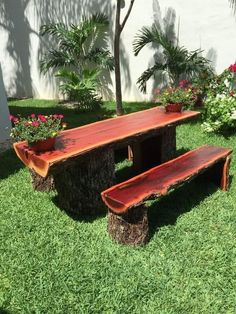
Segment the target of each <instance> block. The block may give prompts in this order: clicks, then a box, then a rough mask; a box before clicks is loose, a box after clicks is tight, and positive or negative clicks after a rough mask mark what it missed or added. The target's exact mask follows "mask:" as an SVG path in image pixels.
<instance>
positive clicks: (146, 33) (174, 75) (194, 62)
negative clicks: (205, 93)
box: [133, 24, 209, 92]
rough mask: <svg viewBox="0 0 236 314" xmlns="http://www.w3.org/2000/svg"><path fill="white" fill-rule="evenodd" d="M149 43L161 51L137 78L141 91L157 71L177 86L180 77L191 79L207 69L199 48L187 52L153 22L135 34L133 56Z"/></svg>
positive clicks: (207, 62)
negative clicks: (151, 64) (150, 25)
mask: <svg viewBox="0 0 236 314" xmlns="http://www.w3.org/2000/svg"><path fill="white" fill-rule="evenodd" d="M149 44H154V45H157V46H158V48H161V51H162V53H161V58H160V56H159V57H158V60H157V58H156V60H155V63H154V65H153V66H152V67H150V68H148V69H147V70H146V71H144V72H143V73H142V75H141V76H140V77H139V78H138V80H137V84H138V85H139V88H140V90H141V91H142V92H146V83H147V81H148V80H149V79H150V78H151V77H152V76H155V75H156V74H159V73H161V74H162V75H163V76H165V75H167V79H168V81H169V82H170V84H171V85H173V86H178V84H179V81H180V80H181V79H183V78H188V79H191V78H193V77H194V76H196V75H198V74H199V73H201V72H202V71H205V70H209V61H208V60H206V59H205V58H204V57H202V56H201V55H200V53H201V51H200V50H199V49H198V50H195V51H191V52H189V51H188V50H187V49H186V48H184V47H180V46H178V45H177V44H176V43H175V42H174V40H170V39H169V38H168V36H167V35H165V34H164V33H163V32H162V31H161V30H159V27H158V26H157V25H155V24H154V25H153V26H152V27H143V28H142V29H141V30H140V31H139V33H138V34H137V35H136V37H135V40H134V43H133V48H134V54H135V56H137V55H138V54H139V52H140V51H141V50H142V49H143V48H144V47H145V46H146V45H149ZM158 55H159V54H158Z"/></svg>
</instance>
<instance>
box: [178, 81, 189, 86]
mask: <svg viewBox="0 0 236 314" xmlns="http://www.w3.org/2000/svg"><path fill="white" fill-rule="evenodd" d="M189 83H190V82H189V81H188V80H182V81H180V82H179V87H181V88H186V87H188V85H189Z"/></svg>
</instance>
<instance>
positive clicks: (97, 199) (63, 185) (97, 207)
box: [54, 149, 115, 215]
mask: <svg viewBox="0 0 236 314" xmlns="http://www.w3.org/2000/svg"><path fill="white" fill-rule="evenodd" d="M114 165H115V163H114V151H113V150H112V149H104V150H100V151H96V152H90V153H89V154H88V155H86V157H85V156H84V158H83V157H82V158H76V159H75V160H74V161H73V162H72V163H71V164H70V165H65V166H62V165H60V166H59V165H58V169H55V173H54V181H55V188H56V190H57V193H58V205H59V207H60V208H61V209H64V210H65V211H68V212H70V213H73V214H76V215H81V214H82V215H96V214H98V215H99V214H101V213H104V212H106V209H105V206H104V204H103V202H102V198H101V195H100V193H101V192H102V191H103V190H105V189H107V188H108V187H110V186H112V185H113V184H114V182H115V169H114V167H115V166H114Z"/></svg>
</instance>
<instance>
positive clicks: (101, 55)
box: [85, 48, 114, 71]
mask: <svg viewBox="0 0 236 314" xmlns="http://www.w3.org/2000/svg"><path fill="white" fill-rule="evenodd" d="M85 59H87V60H89V61H90V62H94V63H96V64H99V67H100V68H101V69H102V68H104V69H108V70H110V71H112V70H113V69H114V58H113V57H112V55H111V53H110V51H109V50H102V49H100V48H95V49H93V50H91V51H90V52H89V53H88V54H87V56H86V58H85Z"/></svg>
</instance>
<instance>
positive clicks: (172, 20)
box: [0, 0, 236, 100]
mask: <svg viewBox="0 0 236 314" xmlns="http://www.w3.org/2000/svg"><path fill="white" fill-rule="evenodd" d="M126 2H127V0H126ZM115 3H116V1H115V0H109V1H104V0H79V1H78V0H71V1H67V0H2V1H1V2H0V38H1V48H2V49H1V50H0V62H1V63H2V71H3V78H4V83H5V87H6V90H7V94H8V96H17V97H29V96H31V95H32V96H34V97H38V98H54V97H56V96H57V88H56V86H57V83H56V81H55V79H54V78H53V76H50V75H47V76H42V75H40V73H39V69H38V61H39V59H40V58H41V56H42V55H43V53H44V52H45V49H46V48H48V47H50V42H46V41H45V40H44V39H43V40H42V38H40V37H39V36H38V32H39V27H40V25H42V24H46V23H49V22H51V21H61V20H62V21H64V22H66V23H76V21H78V20H79V18H80V16H81V14H82V13H84V12H96V11H98V8H99V10H100V11H103V12H105V13H106V14H107V15H108V16H109V17H110V19H111V26H110V31H109V36H110V38H111V39H112V38H113V33H114V14H115ZM127 3H128V2H127ZM124 12H125V9H124V10H123V13H124ZM154 19H156V20H158V21H159V23H160V24H161V25H162V26H163V27H164V28H167V26H168V25H170V24H174V25H175V26H174V31H175V33H176V35H179V42H180V44H181V45H184V46H185V47H187V48H188V49H197V48H201V49H203V50H204V53H203V54H204V55H205V56H207V57H209V58H210V59H211V60H213V63H214V64H215V67H216V70H217V71H218V72H220V71H222V70H223V69H224V68H225V67H227V66H228V65H229V64H231V63H233V62H234V61H235V60H236V46H235V44H234V42H235V37H236V29H235V26H236V19H235V17H234V16H233V12H232V10H231V8H230V6H229V2H228V1H227V0H214V4H213V1H212V0H198V1H194V2H193V1H187V0H159V1H157V0H146V1H143V0H136V2H135V4H134V7H133V10H132V12H131V16H130V18H129V20H128V21H127V24H126V27H125V29H124V31H123V34H122V38H121V51H122V85H123V96H124V99H125V100H144V99H148V98H150V97H151V94H152V88H153V87H154V84H153V83H152V82H150V83H149V85H148V86H149V88H148V93H147V95H143V94H142V93H140V92H139V90H138V88H137V86H136V84H135V82H136V80H137V78H138V77H139V76H140V74H141V73H142V72H143V71H144V70H145V69H146V68H147V66H148V65H150V64H152V62H153V58H152V56H153V54H154V52H155V51H154V50H153V49H152V48H151V47H149V48H145V49H143V51H141V53H140V54H139V56H137V57H134V55H133V52H132V42H133V39H134V36H135V34H136V33H137V31H138V30H139V29H140V28H141V27H142V26H144V25H151V24H152V23H153V21H154ZM111 45H112V42H111ZM108 81H110V78H108ZM112 82H114V77H113V75H112V77H111V82H110V85H109V87H110V89H111V91H114V84H113V83H112ZM111 96H112V95H111Z"/></svg>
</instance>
